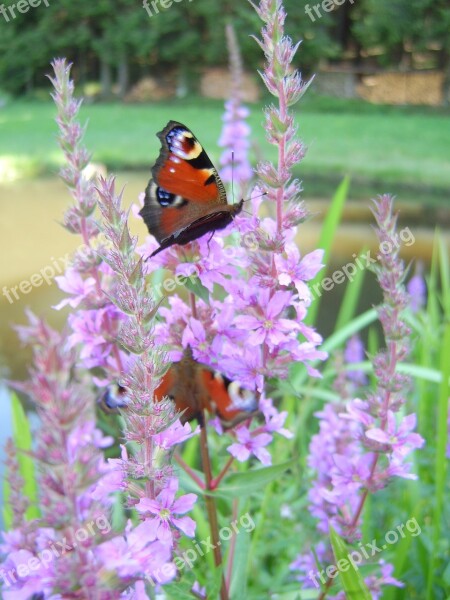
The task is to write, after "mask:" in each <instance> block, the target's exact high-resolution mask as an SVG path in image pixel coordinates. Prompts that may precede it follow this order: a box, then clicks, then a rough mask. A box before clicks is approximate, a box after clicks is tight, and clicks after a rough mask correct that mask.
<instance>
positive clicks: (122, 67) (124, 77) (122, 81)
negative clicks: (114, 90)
mask: <svg viewBox="0 0 450 600" xmlns="http://www.w3.org/2000/svg"><path fill="white" fill-rule="evenodd" d="M129 82H130V69H129V64H128V56H127V53H126V51H125V50H122V52H121V53H120V60H119V67H118V71H117V85H118V88H119V96H120V98H124V97H125V95H126V93H127V92H128V86H129Z"/></svg>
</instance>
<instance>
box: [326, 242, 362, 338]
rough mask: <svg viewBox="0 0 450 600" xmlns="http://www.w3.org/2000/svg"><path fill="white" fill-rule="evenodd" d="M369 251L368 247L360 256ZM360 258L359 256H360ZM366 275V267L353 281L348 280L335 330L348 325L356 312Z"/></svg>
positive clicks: (357, 272)
mask: <svg viewBox="0 0 450 600" xmlns="http://www.w3.org/2000/svg"><path fill="white" fill-rule="evenodd" d="M366 252H367V249H366V248H363V250H362V251H361V252H360V254H359V256H364V254H365V253H366ZM358 258H359V257H358ZM355 262H356V261H355ZM365 275H366V271H365V269H358V270H357V271H356V275H354V276H353V279H352V281H348V283H347V285H346V287H345V293H344V297H343V298H342V303H341V308H340V309H339V314H338V317H337V319H336V324H335V326H334V330H335V331H339V329H341V327H343V326H344V325H347V323H349V322H350V320H351V319H352V318H353V315H354V314H355V311H356V307H357V306H358V301H359V297H360V295H361V288H362V285H363V282H364V278H365Z"/></svg>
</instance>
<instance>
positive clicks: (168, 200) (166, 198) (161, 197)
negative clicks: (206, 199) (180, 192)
mask: <svg viewBox="0 0 450 600" xmlns="http://www.w3.org/2000/svg"><path fill="white" fill-rule="evenodd" d="M156 198H157V199H158V202H159V204H160V205H161V206H163V207H167V206H170V207H171V208H178V207H180V206H183V205H184V204H186V200H185V199H184V198H182V197H181V196H177V195H176V194H171V193H170V192H168V191H167V190H164V189H163V188H157V190H156Z"/></svg>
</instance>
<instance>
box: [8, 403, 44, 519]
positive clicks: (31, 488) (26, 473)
mask: <svg viewBox="0 0 450 600" xmlns="http://www.w3.org/2000/svg"><path fill="white" fill-rule="evenodd" d="M11 407H12V421H13V423H12V425H13V427H12V428H13V439H14V443H15V445H16V447H17V449H18V451H20V452H19V454H18V457H17V458H18V461H19V469H20V474H21V476H22V477H23V480H24V486H23V493H24V495H25V496H26V497H27V498H28V500H29V501H30V506H29V507H28V509H27V512H26V518H27V519H28V520H33V519H37V518H39V517H40V511H39V509H38V506H37V497H38V492H37V482H36V475H35V468H34V462H33V459H32V457H31V456H30V455H29V454H28V453H29V452H30V451H31V448H32V440H31V431H30V423H29V421H28V417H27V415H26V413H25V411H24V410H23V407H22V404H21V402H20V400H19V398H18V397H17V395H16V394H14V393H12V394H11Z"/></svg>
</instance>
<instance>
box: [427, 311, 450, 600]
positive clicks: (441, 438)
mask: <svg viewBox="0 0 450 600" xmlns="http://www.w3.org/2000/svg"><path fill="white" fill-rule="evenodd" d="M441 339H442V346H441V353H440V354H441V371H442V381H441V385H440V387H439V396H438V407H437V414H436V430H437V436H436V437H437V440H436V456H435V480H436V486H435V490H436V491H435V503H434V518H433V535H432V549H431V552H430V562H429V569H428V581H427V595H426V598H427V600H432V598H435V589H434V579H435V576H436V565H437V564H438V560H439V554H440V546H441V539H443V538H444V537H445V535H446V532H445V526H444V517H443V510H444V506H445V490H446V482H447V457H446V448H447V437H448V431H447V417H448V398H449V396H450V385H449V378H450V323H446V325H445V329H444V332H443V336H442V338H441Z"/></svg>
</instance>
